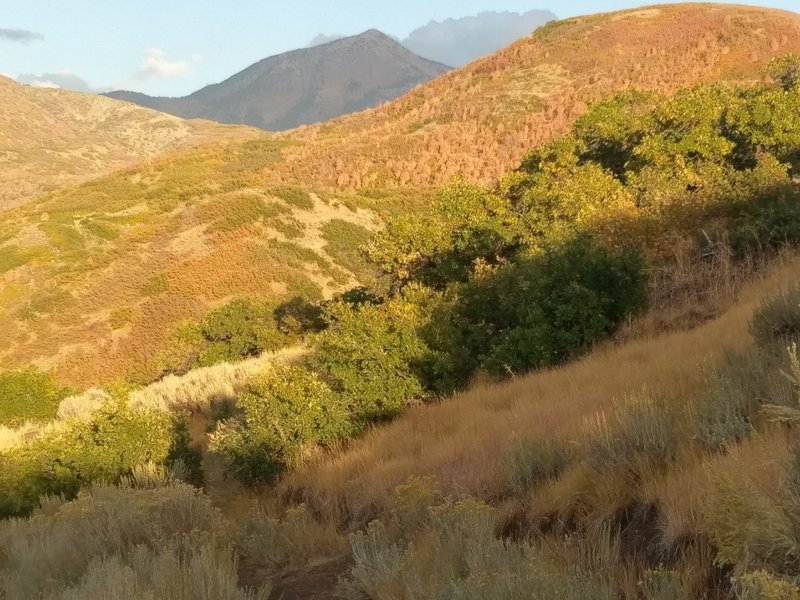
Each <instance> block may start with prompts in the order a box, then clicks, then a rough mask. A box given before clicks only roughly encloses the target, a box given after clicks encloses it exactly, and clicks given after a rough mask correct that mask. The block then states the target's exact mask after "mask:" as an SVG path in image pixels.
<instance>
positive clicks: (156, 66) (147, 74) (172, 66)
mask: <svg viewBox="0 0 800 600" xmlns="http://www.w3.org/2000/svg"><path fill="white" fill-rule="evenodd" d="M197 60H199V56H198V55H195V56H192V59H191V61H188V60H169V59H168V58H167V55H166V53H165V52H164V51H163V50H161V49H159V48H151V49H149V50H148V51H147V55H146V56H145V58H144V61H142V65H141V66H140V67H139V70H138V71H136V74H135V75H134V79H137V80H139V81H144V80H146V79H154V78H170V77H180V76H181V75H184V74H186V72H187V71H188V70H189V68H190V67H191V62H196V61H197Z"/></svg>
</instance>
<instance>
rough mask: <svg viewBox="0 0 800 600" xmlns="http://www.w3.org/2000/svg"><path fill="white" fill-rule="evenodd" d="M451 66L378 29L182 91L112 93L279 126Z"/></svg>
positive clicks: (320, 117)
mask: <svg viewBox="0 0 800 600" xmlns="http://www.w3.org/2000/svg"><path fill="white" fill-rule="evenodd" d="M447 70H448V67H446V66H444V65H442V64H439V63H434V62H431V61H429V60H426V59H423V58H420V57H419V56H416V55H414V54H413V53H412V52H410V51H409V50H406V49H405V48H404V47H403V46H401V45H400V44H399V43H397V42H395V41H394V40H393V39H391V38H390V37H388V36H386V35H384V34H382V33H381V32H379V31H376V30H374V29H373V30H370V31H367V32H365V33H362V34H361V35H357V36H353V37H349V38H344V39H341V40H336V41H333V42H330V43H328V44H323V45H321V46H315V47H313V48H304V49H301V50H295V51H293V52H287V53H285V54H281V55H278V56H273V57H270V58H266V59H264V60H262V61H260V62H258V63H256V64H254V65H251V66H250V67H247V68H246V69H245V70H243V71H241V72H240V73H237V74H235V75H233V76H232V77H230V78H229V79H226V80H225V81H223V82H222V83H218V84H214V85H210V86H207V87H205V88H203V89H201V90H199V91H197V92H195V93H193V94H191V95H189V96H186V97H184V98H152V97H149V96H145V95H143V94H137V93H133V92H122V91H120V92H111V93H109V94H108V95H109V96H111V97H112V98H117V99H119V100H126V101H128V102H133V103H136V104H140V105H142V106H147V107H150V108H154V109H156V110H160V111H162V112H165V113H169V114H173V115H177V116H180V117H184V118H203V119H211V120H213V121H217V122H220V123H244V124H247V125H252V126H254V127H260V128H261V129H266V130H269V131H280V130H284V129H291V128H292V127H297V126H298V125H301V124H307V123H317V122H320V121H325V120H328V119H331V118H333V117H338V116H340V115H344V114H348V113H352V112H356V111H360V110H363V109H365V108H370V107H374V106H377V105H379V104H381V103H383V102H386V101H388V100H393V99H395V98H397V97H398V96H401V95H402V94H404V93H406V92H407V91H408V90H410V89H411V88H413V87H414V86H416V85H418V84H420V83H425V82H426V81H429V80H431V79H434V78H435V77H438V76H439V75H441V74H442V73H444V72H446V71H447Z"/></svg>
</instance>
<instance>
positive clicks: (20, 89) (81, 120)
mask: <svg viewBox="0 0 800 600" xmlns="http://www.w3.org/2000/svg"><path fill="white" fill-rule="evenodd" d="M241 135H247V134H246V130H245V129H242V128H240V129H235V128H223V127H220V126H217V125H214V124H212V123H204V122H199V121H196V122H188V121H183V120H181V119H177V118H175V117H171V116H168V115H164V114H160V113H157V112H154V111H152V110H145V109H143V108H138V107H133V106H130V105H129V104H124V103H122V102H117V101H115V100H111V99H109V98H102V97H100V96H95V95H91V94H81V93H77V92H69V91H66V90H55V89H43V88H34V87H29V86H23V85H20V84H18V83H16V82H14V81H12V80H10V79H7V78H5V77H0V165H2V168H0V209H2V208H7V207H10V206H14V205H16V204H19V203H21V202H23V201H24V200H25V199H27V198H30V197H32V196H34V195H36V194H39V193H41V192H46V191H50V190H53V189H56V188H58V187H62V186H65V185H69V184H74V183H77V182H79V181H82V180H85V179H89V178H91V177H96V176H98V175H102V174H105V173H108V172H110V171H113V170H115V169H118V168H121V167H124V166H128V165H131V164H133V163H135V162H137V161H140V160H142V159H145V158H149V157H151V156H154V155H156V154H160V153H161V152H164V151H166V150H171V149H175V148H178V147H180V146H185V145H188V144H193V143H197V142H201V141H203V140H208V139H212V138H236V137H241Z"/></svg>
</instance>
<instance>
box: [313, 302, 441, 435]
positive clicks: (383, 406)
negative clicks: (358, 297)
mask: <svg viewBox="0 0 800 600" xmlns="http://www.w3.org/2000/svg"><path fill="white" fill-rule="evenodd" d="M325 318H326V320H327V321H328V328H327V329H326V330H325V331H323V332H321V333H320V334H319V335H317V336H316V337H315V338H314V340H313V341H312V344H313V347H314V350H315V352H314V355H313V358H312V365H313V367H314V368H315V369H317V370H318V371H319V372H320V373H321V374H322V375H323V376H324V377H325V378H326V380H328V381H329V382H330V384H331V386H332V387H333V389H334V391H335V392H336V393H337V394H340V395H341V397H342V398H343V400H344V401H345V402H346V403H347V405H348V406H349V409H350V412H351V414H352V415H353V418H354V419H355V421H356V422H357V423H360V424H362V425H363V424H364V423H366V422H369V421H371V420H375V419H383V418H387V417H391V416H394V415H396V414H397V413H398V412H399V411H400V410H401V409H402V408H403V406H404V405H405V404H406V403H408V402H410V401H411V400H414V399H418V398H421V397H422V396H423V395H424V389H423V386H422V383H421V381H420V377H419V374H418V372H417V370H416V365H417V363H419V362H421V361H422V360H423V359H424V358H425V356H426V354H427V347H426V346H425V344H424V343H423V341H422V339H421V338H420V336H419V334H418V328H419V327H420V326H421V325H422V324H423V323H424V318H425V308H424V305H423V304H420V303H417V302H416V301H415V300H414V299H413V298H412V297H411V295H410V293H408V294H406V295H405V296H398V297H395V298H392V299H389V300H387V301H386V302H384V303H382V304H372V303H366V304H348V303H345V302H343V301H338V302H333V303H332V304H330V305H329V306H328V307H327V309H326V312H325Z"/></svg>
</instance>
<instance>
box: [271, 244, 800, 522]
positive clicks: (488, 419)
mask: <svg viewBox="0 0 800 600" xmlns="http://www.w3.org/2000/svg"><path fill="white" fill-rule="evenodd" d="M798 276H800V259H798V258H794V259H788V258H787V259H786V260H785V262H784V264H783V265H782V266H780V267H779V268H777V269H776V270H775V271H774V272H772V273H771V274H769V276H768V277H766V278H765V279H763V280H762V281H759V282H756V283H754V284H752V285H750V286H748V287H747V288H746V289H745V290H744V291H743V292H742V294H741V296H740V298H739V301H738V302H737V303H736V304H735V306H734V307H733V308H731V309H730V310H728V311H727V312H726V313H725V314H723V315H722V316H721V317H719V318H717V319H714V320H712V321H709V322H707V323H705V324H704V325H702V326H700V327H697V328H695V329H692V330H690V331H682V332H674V333H669V334H664V335H660V336H655V337H651V338H645V339H639V340H635V341H632V342H629V343H627V344H625V345H622V346H615V345H611V344H609V345H606V346H604V347H600V348H597V349H596V350H595V351H594V352H592V353H591V354H589V355H588V356H587V357H585V358H584V359H582V360H579V361H577V362H574V363H571V364H569V365H567V366H564V367H561V368H557V369H551V370H546V371H542V372H539V373H533V374H530V375H527V376H525V377H520V378H517V379H515V380H513V381H510V382H507V383H502V384H499V385H489V384H479V385H476V386H475V387H473V388H472V389H471V390H469V391H467V392H465V393H462V394H459V395H456V396H455V397H452V398H448V399H446V400H443V401H442V402H440V403H438V404H433V405H428V406H422V407H418V408H415V409H412V410H410V411H409V412H408V413H407V414H406V415H404V416H403V418H401V419H399V420H398V421H396V422H395V423H392V424H391V425H388V426H386V427H379V428H375V429H373V430H372V431H370V432H369V433H367V435H365V436H364V438H363V439H361V440H359V441H357V442H355V443H353V444H352V446H351V447H350V448H348V449H346V450H343V451H341V452H339V453H337V454H336V455H334V456H332V457H329V458H327V459H325V460H323V461H320V462H317V463H315V464H310V465H307V466H305V467H300V468H299V469H297V470H296V471H295V472H292V473H290V474H288V475H287V476H286V478H285V479H284V480H283V481H282V483H281V491H282V492H283V493H285V494H287V495H290V496H291V497H294V498H297V497H300V498H303V500H304V501H305V502H307V503H308V504H309V505H310V506H313V507H314V508H315V509H316V510H319V511H321V512H322V513H328V514H333V515H336V517H337V518H341V519H342V520H344V521H349V520H352V521H353V522H363V521H364V520H365V519H368V518H370V517H371V516H373V515H374V514H377V513H379V512H381V511H382V510H385V507H386V503H387V501H388V500H387V499H388V497H389V494H390V491H391V490H393V489H394V488H395V487H396V486H397V485H399V484H401V483H403V482H405V481H406V480H408V479H409V478H410V477H412V476H433V477H435V478H436V479H437V481H438V482H439V486H440V489H441V491H442V492H443V493H452V494H456V495H472V496H476V497H479V498H483V499H487V500H490V499H494V498H498V497H501V496H502V495H503V494H505V493H506V491H507V480H506V478H507V473H508V457H509V453H510V451H511V450H512V448H513V445H514V444H515V442H516V441H517V440H519V439H526V438H527V439H530V438H539V439H549V438H556V439H560V440H563V441H565V442H567V443H574V444H576V445H577V444H579V443H580V439H581V435H582V433H581V432H582V431H583V430H584V427H585V422H586V419H587V418H591V417H592V416H594V415H597V414H599V413H601V412H602V411H608V410H610V409H611V408H612V407H613V406H615V405H617V404H619V403H620V402H622V401H624V399H626V398H629V397H634V396H637V395H639V394H640V393H641V392H642V391H643V390H649V391H652V392H657V393H658V397H659V399H660V400H661V401H663V402H664V403H665V406H668V407H673V408H674V409H675V410H677V411H681V410H684V409H685V408H686V406H687V403H688V402H689V400H690V399H691V398H692V396H693V394H695V393H696V392H697V391H698V389H699V388H700V387H701V386H702V384H703V382H704V380H705V376H706V375H707V373H708V372H709V370H710V369H711V368H712V367H713V366H714V365H715V363H716V362H717V361H718V360H719V359H720V358H721V357H722V356H723V354H724V353H725V352H727V351H730V350H732V349H736V348H741V347H744V346H745V345H747V344H749V343H750V342H751V338H750V335H749V332H748V324H749V321H750V318H751V316H752V313H753V310H754V309H755V308H756V307H757V306H758V305H759V302H760V300H761V299H762V298H763V297H764V296H766V295H768V294H770V293H773V292H775V291H777V290H779V289H781V288H782V287H785V286H786V285H787V284H788V283H790V282H792V281H796V279H797V277H798ZM686 460H688V461H689V462H690V463H691V461H692V457H691V456H690V457H688V458H687V459H686ZM702 472H703V470H702V469H698V470H697V473H698V477H701V474H702ZM686 473H687V474H686V475H685V477H689V475H688V473H689V471H686ZM656 476H657V475H656V474H653V477H656ZM596 479H598V478H594V480H593V481H592V482H591V485H590V484H589V483H587V481H588V476H587V474H586V473H585V468H584V467H583V466H582V465H580V466H578V467H576V468H575V469H572V470H570V471H568V472H567V473H566V474H565V475H564V477H562V479H561V480H559V481H557V482H555V483H553V484H550V485H549V486H545V488H544V489H543V490H542V491H541V492H540V494H539V496H538V497H537V498H536V502H535V504H536V511H535V512H536V513H543V514H547V513H556V514H557V513H558V512H559V511H562V510H566V511H567V512H569V510H571V509H573V508H574V504H575V502H578V501H580V502H587V503H588V504H589V506H590V507H594V508H597V509H598V510H599V509H601V508H602V507H609V506H610V507H614V508H616V507H619V506H624V505H625V503H626V502H627V501H630V500H636V495H637V494H638V493H639V488H638V487H637V486H630V485H627V484H628V483H629V482H627V481H624V480H620V479H617V480H614V478H613V477H607V478H605V479H604V482H605V483H602V485H601V484H598V482H597V481H596ZM696 483H697V477H691V478H690V480H688V481H687V480H685V479H684V476H681V475H678V474H675V475H671V476H669V477H668V480H667V481H666V482H658V483H656V482H651V483H648V485H647V486H645V489H647V490H650V491H652V490H653V489H660V488H659V486H661V487H662V488H663V487H664V486H668V487H669V489H670V490H672V491H671V492H670V493H672V494H673V497H674V498H677V499H679V500H680V498H681V496H680V490H681V487H682V486H683V487H690V486H692V485H695V484H696ZM587 486H589V487H587ZM598 486H599V487H598ZM648 486H649V487H648ZM653 486H655V487H653ZM581 494H584V495H585V494H590V495H592V496H594V498H591V497H590V498H586V497H580V498H579V497H578V496H580V495H581ZM548 497H549V500H548ZM565 498H567V499H568V501H565ZM692 498H693V496H692V495H689V496H687V497H685V500H686V505H680V506H678V507H672V508H670V509H669V511H668V514H669V515H670V516H668V517H667V518H668V522H667V523H666V524H665V526H664V527H665V529H666V530H670V529H671V530H674V532H675V533H673V535H677V532H679V531H681V530H683V529H684V527H685V525H683V524H682V523H685V522H692V518H693V517H692V515H691V512H692V511H693V510H696V507H693V506H691V503H692V501H693V500H692ZM695 499H696V498H695ZM687 506H688V508H687Z"/></svg>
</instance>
